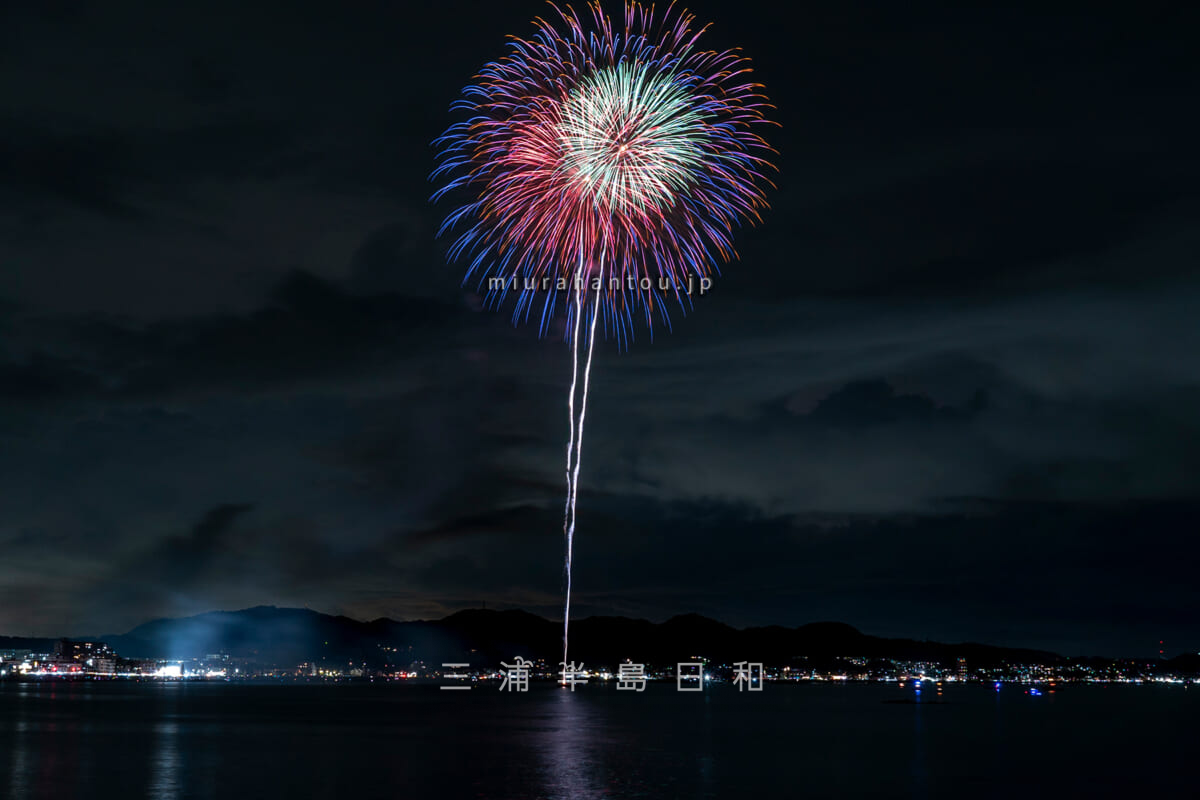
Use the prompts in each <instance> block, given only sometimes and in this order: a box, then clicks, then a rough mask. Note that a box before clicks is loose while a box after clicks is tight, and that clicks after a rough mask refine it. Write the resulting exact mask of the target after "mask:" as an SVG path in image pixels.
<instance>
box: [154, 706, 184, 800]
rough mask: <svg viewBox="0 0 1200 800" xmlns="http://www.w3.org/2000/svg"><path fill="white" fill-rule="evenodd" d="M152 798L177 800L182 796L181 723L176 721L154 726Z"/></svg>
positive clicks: (167, 721) (166, 721)
mask: <svg viewBox="0 0 1200 800" xmlns="http://www.w3.org/2000/svg"><path fill="white" fill-rule="evenodd" d="M149 789H150V797H152V798H155V800H175V798H177V797H179V794H180V780H179V723H178V722H176V721H175V720H174V719H169V720H165V721H163V722H159V723H158V724H156V725H155V726H154V760H153V761H152V762H151V764H150V786H149Z"/></svg>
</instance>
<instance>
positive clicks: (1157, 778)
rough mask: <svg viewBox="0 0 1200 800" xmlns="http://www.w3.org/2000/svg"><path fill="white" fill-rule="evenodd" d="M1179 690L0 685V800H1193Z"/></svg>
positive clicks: (1195, 722) (1191, 703) (1197, 774)
mask: <svg viewBox="0 0 1200 800" xmlns="http://www.w3.org/2000/svg"><path fill="white" fill-rule="evenodd" d="M1198 765H1200V689H1198V688H1197V687H1192V688H1188V687H1187V686H1185V685H1140V686H1134V685H1076V684H1068V685H1067V686H1065V687H1060V688H1058V689H1056V690H1055V691H1054V692H1050V691H1048V690H1046V689H1045V688H1043V689H1042V691H1041V692H1040V693H1030V692H1029V691H1028V688H1027V687H1023V686H1020V685H1015V684H1014V685H1004V686H1001V687H1000V688H999V689H996V688H995V687H993V686H990V685H979V684H966V685H963V684H959V685H954V684H947V685H946V686H945V687H944V689H943V691H942V693H941V694H938V693H936V692H935V691H934V690H933V687H932V686H930V685H927V686H926V688H925V690H924V691H922V692H921V693H917V692H915V691H914V689H913V687H912V685H911V684H909V685H907V686H905V687H903V688H901V687H900V686H898V685H896V684H863V683H847V684H830V683H812V684H777V683H768V684H766V686H764V687H763V690H762V691H760V692H744V691H743V692H739V691H738V690H737V689H736V688H734V687H733V686H732V685H728V684H725V685H715V686H711V687H709V688H707V689H706V690H705V691H703V692H679V691H677V690H676V687H675V685H674V684H673V683H670V684H668V683H651V684H650V685H649V686H647V688H646V690H645V691H644V692H630V691H616V689H615V685H614V684H612V683H600V684H589V685H587V686H578V687H576V689H575V691H570V690H568V689H565V688H562V687H558V686H556V685H553V684H537V683H534V684H532V685H531V686H530V687H529V691H528V692H526V693H517V692H507V691H506V692H500V691H498V690H497V685H496V684H492V685H490V686H477V687H476V688H473V689H471V690H468V691H444V690H441V689H440V688H439V687H438V686H437V685H413V684H411V683H406V682H376V683H370V682H357V683H355V682H349V683H312V684H305V683H264V682H246V683H236V682H228V683H227V682H210V681H146V682H137V681H120V680H114V681H79V682H75V681H56V680H46V681H40V682H18V681H8V682H0V797H5V798H11V800H23V798H72V799H73V800H101V799H104V798H114V799H115V798H121V800H131V799H132V798H142V797H145V798H161V799H162V800H173V799H174V798H214V800H215V799H216V798H220V799H221V800H228V799H229V798H242V797H246V798H289V799H294V798H310V797H311V798H336V799H337V800H349V799H350V798H353V799H354V800H361V799H365V798H388V800H409V799H410V798H417V799H418V800H424V798H429V800H458V799H459V798H472V799H473V800H481V799H483V800H487V799H490V798H497V799H499V798H505V799H506V800H507V799H508V798H513V799H519V800H541V799H542V798H545V799H546V800H594V799H598V798H729V799H730V800H743V799H745V800H751V799H757V798H763V799H764V800H766V799H768V798H770V799H772V800H773V799H774V798H824V797H829V798H834V797H836V798H852V797H879V798H890V797H895V798H976V797H980V798H1009V799H1010V800H1011V798H1041V797H1054V798H1075V797H1080V798H1085V797H1086V798H1100V797H1128V798H1144V797H1158V796H1170V797H1196V796H1198V794H1197V793H1198V792H1200V789H1198V788H1197V787H1198V786H1200V766H1198Z"/></svg>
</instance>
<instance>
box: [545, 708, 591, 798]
mask: <svg viewBox="0 0 1200 800" xmlns="http://www.w3.org/2000/svg"><path fill="white" fill-rule="evenodd" d="M546 708H547V710H548V713H547V718H546V727H545V728H543V729H542V730H541V731H540V732H539V734H538V735H537V736H536V737H533V738H532V743H533V746H534V748H535V749H536V750H537V752H538V753H540V754H541V756H542V768H541V773H542V776H543V780H544V791H545V796H546V797H547V798H549V799H550V800H595V798H601V797H605V796H606V792H605V791H604V788H603V786H602V785H601V782H600V778H599V777H598V776H597V769H596V767H597V765H596V763H595V759H596V753H595V750H594V749H593V748H594V747H595V745H596V741H595V739H596V737H597V736H600V735H603V732H602V731H600V730H599V727H600V726H599V725H597V723H596V709H595V707H594V706H592V705H591V704H589V703H588V702H587V701H586V700H584V699H583V697H582V695H577V694H575V693H574V692H571V691H568V690H562V691H558V692H555V693H553V695H552V696H551V697H550V698H548V699H547V702H546Z"/></svg>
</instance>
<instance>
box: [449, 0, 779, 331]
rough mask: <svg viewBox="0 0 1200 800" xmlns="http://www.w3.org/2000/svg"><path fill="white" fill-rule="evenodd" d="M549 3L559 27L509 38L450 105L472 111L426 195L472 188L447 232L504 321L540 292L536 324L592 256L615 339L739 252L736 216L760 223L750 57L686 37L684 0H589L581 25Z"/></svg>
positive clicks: (763, 149)
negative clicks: (503, 51)
mask: <svg viewBox="0 0 1200 800" xmlns="http://www.w3.org/2000/svg"><path fill="white" fill-rule="evenodd" d="M552 7H553V8H554V11H555V17H556V19H557V22H558V23H559V24H558V25H555V24H552V23H551V22H549V21H547V20H545V19H538V20H536V21H535V26H536V31H535V33H534V35H533V36H532V37H531V38H529V39H519V38H515V37H514V38H512V39H511V41H510V48H509V52H508V54H507V55H506V56H504V57H503V58H501V59H500V60H498V61H495V62H493V63H490V64H488V65H486V66H485V67H484V68H483V69H482V70H481V71H480V72H479V74H478V75H477V76H476V81H477V82H476V83H474V84H473V85H471V86H468V87H467V88H466V89H465V90H464V92H463V95H464V97H463V99H462V100H461V101H459V102H458V103H456V104H455V108H457V109H459V110H464V111H466V112H467V113H468V114H469V115H470V116H469V118H468V119H466V120H465V121H463V122H460V123H458V124H456V125H453V126H451V127H450V129H449V130H448V131H447V132H446V134H445V135H444V136H442V137H441V138H440V139H438V141H437V145H438V146H439V147H440V163H439V166H438V169H437V170H436V171H435V172H434V177H435V178H445V179H446V183H445V185H444V186H443V187H442V188H441V189H440V190H439V191H438V192H437V194H436V195H435V197H441V196H442V195H444V194H447V193H450V192H452V191H453V190H458V189H465V190H467V191H468V192H469V193H470V196H471V197H472V199H471V200H470V201H468V202H466V203H465V204H464V205H461V206H460V207H459V208H457V209H456V210H455V211H453V212H452V213H451V214H450V215H449V216H448V217H447V219H446V222H445V224H444V225H443V227H442V232H445V231H448V230H451V229H458V230H459V233H458V236H457V238H456V240H455V241H454V244H453V245H452V246H451V248H450V257H451V259H452V260H463V261H466V262H467V263H468V264H469V266H468V269H467V275H466V279H465V280H466V282H470V281H472V280H475V281H477V282H478V288H479V289H480V291H481V292H482V293H483V294H485V295H486V297H487V299H488V301H489V303H491V304H494V305H498V304H501V303H503V302H504V300H505V298H506V297H507V296H508V295H509V294H510V293H515V294H516V295H517V301H516V304H515V309H514V312H513V317H514V321H517V320H521V319H528V317H529V316H530V314H531V312H532V310H533V309H534V308H535V306H539V305H540V309H538V310H539V316H540V324H541V329H542V330H543V331H545V330H546V328H547V326H548V324H549V322H550V320H551V319H552V318H553V315H554V312H555V309H556V305H559V306H560V307H561V306H566V312H567V315H568V317H570V316H571V315H572V314H573V313H574V308H573V304H572V303H569V302H568V303H561V304H560V303H559V298H560V297H561V296H562V295H564V294H566V296H567V297H568V298H569V297H570V296H571V293H572V292H573V291H574V290H575V288H576V287H575V281H576V279H578V278H584V279H594V278H595V277H596V276H597V275H599V273H600V272H601V269H602V268H601V266H600V265H601V261H603V262H604V264H605V265H606V266H605V267H604V268H603V271H604V273H605V274H606V275H607V277H608V279H607V280H605V281H603V282H601V284H602V285H601V290H602V291H601V294H602V297H601V299H600V309H601V312H602V314H603V317H604V320H605V326H604V327H605V330H606V331H610V332H613V333H615V334H616V335H617V337H618V338H619V339H620V340H622V341H627V336H628V335H630V334H631V333H632V330H633V322H634V320H635V319H637V318H639V317H640V318H642V319H644V320H645V322H646V324H647V326H650V327H651V328H652V326H653V324H654V318H655V316H656V315H657V316H659V317H660V319H661V320H662V321H663V322H664V323H666V324H668V325H669V317H668V316H667V311H668V307H669V305H668V303H666V302H664V301H665V300H667V299H670V300H671V301H672V304H674V305H678V306H679V307H680V308H681V309H682V310H684V311H685V312H686V309H687V307H688V304H689V297H688V291H687V290H688V288H689V286H692V285H694V280H695V279H699V278H711V277H712V275H713V274H714V273H715V272H716V271H718V270H719V265H720V264H721V263H722V262H725V261H728V260H730V259H731V258H733V257H734V255H735V253H734V249H733V244H732V234H733V230H734V228H735V227H737V226H738V225H740V224H741V223H742V222H743V221H746V220H750V221H756V220H758V219H759V213H760V211H761V210H762V209H763V208H764V207H765V205H766V204H765V198H764V188H765V187H766V186H768V185H769V181H768V180H767V179H766V178H765V177H764V173H765V172H766V171H768V170H769V169H770V164H769V161H768V160H767V156H768V155H769V154H770V152H771V150H770V148H769V147H768V145H767V144H766V142H765V141H764V140H763V138H762V136H761V135H760V134H759V130H760V129H761V128H762V126H763V125H764V124H767V122H766V120H765V118H764V116H763V112H764V110H766V109H767V108H769V106H768V105H767V101H766V99H765V98H764V97H763V95H762V94H761V87H760V86H759V85H758V84H756V83H754V82H753V81H752V80H751V78H750V66H749V62H748V60H747V59H746V58H744V57H743V56H741V55H740V53H738V52H737V51H725V52H715V51H711V50H703V49H701V48H700V47H698V46H697V40H698V39H699V38H700V36H701V34H703V32H704V28H700V29H696V28H695V27H694V22H695V18H694V17H693V16H692V15H691V14H689V13H687V12H677V11H676V10H675V9H674V8H673V7H672V8H669V9H668V10H667V12H666V13H665V14H663V15H661V16H659V15H655V14H654V12H653V10H652V9H650V8H647V7H646V6H642V5H640V4H638V3H628V4H626V6H625V13H624V19H623V25H621V26H620V27H618V26H615V25H614V24H613V22H612V20H611V19H610V18H609V17H607V16H606V15H605V14H604V13H603V11H602V10H601V8H600V6H599V5H598V4H594V3H593V4H590V5H589V6H588V12H589V14H588V15H587V17H588V18H589V19H588V21H589V22H590V26H587V27H585V24H584V20H583V19H581V18H580V16H579V15H577V14H576V13H575V12H574V10H572V9H570V8H569V7H568V8H561V9H560V8H558V7H555V6H552ZM689 279H692V283H689ZM587 282H588V285H589V286H590V285H593V284H594V283H595V281H594V280H590V281H587ZM565 329H566V336H567V338H570V337H571V335H572V332H573V330H574V326H573V325H571V324H568V325H567V326H566V328H565Z"/></svg>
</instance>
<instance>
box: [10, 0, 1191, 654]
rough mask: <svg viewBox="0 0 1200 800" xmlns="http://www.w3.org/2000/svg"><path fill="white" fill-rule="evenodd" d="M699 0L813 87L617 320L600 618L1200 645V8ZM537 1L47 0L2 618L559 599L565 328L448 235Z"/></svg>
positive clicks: (601, 471)
mask: <svg viewBox="0 0 1200 800" xmlns="http://www.w3.org/2000/svg"><path fill="white" fill-rule="evenodd" d="M1003 5H1004V9H1003V10H990V11H989V10H967V9H964V8H961V7H959V4H946V5H944V6H942V5H936V6H931V5H927V4H915V5H914V4H909V3H904V4H895V3H878V4H866V3H859V2H851V3H826V4H820V5H818V4H813V5H804V6H797V7H796V9H795V10H793V11H792V12H791V14H792V16H790V17H780V9H781V8H784V6H782V5H781V4H778V3H767V2H758V0H744V1H743V2H738V3H728V4H724V5H723V4H719V3H716V2H704V3H695V4H692V5H691V7H692V8H693V10H695V11H696V12H697V13H698V14H699V16H700V18H701V19H702V20H705V21H707V20H712V21H713V22H714V23H715V24H714V26H713V28H712V29H711V31H710V32H709V34H708V36H707V43H708V44H709V45H710V46H715V47H720V48H724V47H731V46H738V45H740V46H743V47H744V48H745V50H746V51H747V53H748V54H749V55H750V56H751V57H752V58H753V59H754V62H755V65H756V67H757V68H758V72H757V75H758V78H759V80H761V81H762V82H763V83H764V84H766V86H767V91H768V94H769V95H770V97H771V99H772V101H773V102H774V103H775V104H776V105H777V106H778V112H777V113H776V114H775V116H774V118H775V119H776V120H777V121H779V122H780V123H781V124H782V128H781V129H779V130H776V131H774V132H773V133H770V134H769V135H770V136H771V142H772V144H773V145H774V146H775V147H776V148H777V149H778V150H779V152H780V155H779V157H778V164H779V167H780V172H779V175H778V177H777V183H778V187H779V188H778V191H776V192H774V193H772V194H771V195H770V198H769V199H770V201H771V204H772V209H771V210H770V212H768V214H767V215H766V221H765V224H764V225H762V226H760V227H757V228H752V229H746V230H744V231H742V232H741V233H740V235H739V236H738V239H737V242H738V246H739V251H740V254H741V260H740V261H738V262H735V263H733V264H731V265H730V266H729V267H728V268H727V269H726V270H725V271H724V274H723V275H722V276H721V277H720V278H718V279H717V281H716V284H715V286H714V288H713V291H712V292H711V293H710V294H709V295H707V296H706V297H704V298H702V299H698V300H697V302H696V308H695V311H694V313H692V314H689V315H688V316H687V317H686V318H683V317H680V316H678V315H677V316H676V319H675V327H674V330H673V332H670V333H667V332H665V331H662V330H656V331H655V335H654V340H653V341H650V338H649V337H648V336H646V335H645V331H644V330H639V332H638V334H639V335H638V338H637V340H636V341H635V342H634V343H633V344H632V346H631V347H630V348H629V349H628V351H627V352H620V351H619V350H618V348H617V346H616V344H615V343H614V342H611V341H610V342H607V343H603V344H600V345H598V346H597V355H596V365H595V369H594V372H593V376H592V377H593V380H592V388H593V393H592V397H591V400H590V403H589V413H588V419H587V440H586V444H585V448H584V464H583V470H582V477H581V488H580V497H579V515H580V516H579V533H578V536H577V539H576V551H575V553H576V571H575V579H574V586H575V595H574V598H575V599H574V602H575V606H576V607H577V608H578V609H579V611H578V613H581V614H584V615H586V614H596V613H599V614H624V615H630V616H642V617H647V618H651V619H656V620H661V619H664V618H666V617H669V616H671V615H673V614H677V613H683V612H692V611H695V612H699V613H703V614H706V615H710V616H713V617H716V618H718V619H721V620H723V621H726V622H729V623H731V624H735V625H749V624H769V623H771V624H773V623H778V624H785V625H799V624H802V623H806V622H810V621H816V620H829V619H831V620H840V621H845V622H848V623H850V624H853V625H855V626H857V627H859V628H861V629H862V630H864V631H866V632H868V633H873V634H879V635H894V636H912V637H916V638H933V639H941V640H956V641H957V640H964V639H974V640H981V641H988V642H992V643H997V644H1012V645H1030V646H1036V647H1045V648H1049V649H1054V650H1057V651H1060V652H1065V653H1068V654H1085V653H1097V654H1111V655H1119V654H1120V655H1140V654H1148V653H1152V652H1156V651H1157V650H1158V641H1159V640H1160V639H1162V640H1164V641H1165V646H1164V647H1165V649H1166V650H1167V652H1168V654H1174V653H1177V652H1181V651H1184V650H1193V651H1194V650H1197V649H1200V625H1198V623H1197V619H1200V586H1198V584H1197V581H1196V580H1195V577H1194V569H1195V567H1194V565H1195V564H1196V562H1197V559H1198V558H1200V540H1198V538H1197V535H1196V532H1197V531H1200V356H1198V355H1197V353H1198V352H1200V327H1198V325H1197V310H1200V270H1197V253H1198V252H1200V224H1198V222H1197V220H1198V219H1200V194H1198V193H1197V190H1196V186H1197V179H1198V178H1200V159H1198V158H1197V142H1200V122H1198V118H1197V110H1196V109H1197V86H1200V69H1198V68H1197V63H1198V62H1197V61H1196V60H1195V59H1194V58H1193V57H1192V52H1191V51H1192V49H1193V47H1194V31H1195V27H1194V26H1193V24H1192V23H1191V22H1189V21H1187V20H1185V19H1183V18H1182V17H1171V16H1169V15H1165V14H1164V15H1160V16H1155V13H1156V12H1154V11H1151V10H1143V11H1141V12H1139V14H1140V16H1139V17H1138V18H1133V17H1131V16H1127V15H1125V14H1123V13H1116V12H1114V11H1110V9H1109V7H1108V6H1104V5H1100V6H1093V7H1092V8H1090V9H1089V10H1088V11H1087V13H1086V14H1082V13H1081V14H1078V15H1077V14H1075V13H1051V12H1049V11H1047V10H1046V5H1045V4H1042V3H1038V4H1029V5H1028V6H1024V7H1018V6H1015V5H1013V4H1003ZM545 10H546V9H545V7H544V5H543V4H542V3H540V2H524V1H522V2H503V3H486V4H480V5H478V6H472V5H469V4H465V3H461V2H444V3H442V2H437V3H425V4H420V5H419V7H417V6H416V5H415V4H409V3H395V2H393V3H347V4H341V3H278V4H266V3H242V2H238V3H225V2H203V3H201V2H195V0H181V2H179V3H167V4H148V3H124V2H111V3H103V4H101V3H96V4H91V5H90V6H89V5H88V4H76V3H70V2H54V3H37V4H33V3H27V4H16V5H13V6H12V7H9V8H6V9H5V11H4V12H3V23H2V24H0V633H4V634H10V635H31V634H32V635H47V636H49V635H63V634H83V633H92V634H99V633H110V632H124V631H125V630H127V629H129V628H130V627H132V626H134V625H136V624H138V623H140V622H143V621H145V620H147V619H150V618H155V617H161V616H175V615H183V614H191V613H198V612H203V611H208V610H212V609H234V608H242V607H246V606H252V605H258V604H274V605H281V606H308V607H311V608H314V609H317V610H319V611H324V612H331V613H333V612H336V613H345V614H348V615H351V616H354V617H357V618H361V619H366V618H374V617H377V616H383V615H387V616H391V617H395V618H418V617H425V618H428V617H437V616H442V615H444V614H446V613H449V612H452V611H455V610H458V609H461V608H465V607H476V606H479V605H481V604H482V603H484V602H486V603H487V605H488V607H489V608H493V607H495V608H511V607H520V608H525V609H528V610H530V611H534V612H537V613H542V614H546V615H548V616H557V615H559V614H560V603H561V596H562V586H563V582H562V569H561V559H562V529H561V524H562V522H561V513H562V502H563V491H564V488H565V481H564V478H563V467H564V459H565V437H566V433H567V412H566V407H565V400H566V394H567V388H568V381H569V379H570V354H569V350H568V349H567V347H566V346H565V345H564V344H563V342H562V341H561V337H560V335H559V336H556V335H550V336H548V337H547V338H544V339H539V338H538V334H537V329H536V326H521V327H517V328H514V327H512V326H511V325H510V324H509V318H508V314H507V313H504V312H501V313H496V312H493V311H489V310H486V309H482V308H481V302H480V300H479V298H478V296H477V295H475V294H474V292H473V289H472V287H468V288H466V289H464V288H462V287H461V286H460V281H461V277H462V271H461V269H460V268H459V267H458V266H453V265H447V264H446V263H445V248H446V246H447V242H446V241H445V240H437V239H435V233H436V230H437V227H438V225H439V223H440V219H441V217H442V216H444V215H445V214H446V213H447V212H448V211H449V210H450V209H451V208H452V205H451V204H449V203H442V204H439V205H436V206H435V205H433V204H431V203H430V202H429V195H430V194H431V193H432V190H433V188H434V187H432V186H431V185H430V184H429V183H428V180H427V176H428V175H429V173H430V171H431V170H432V169H433V167H434V163H435V162H434V156H435V150H434V148H433V147H432V146H431V141H432V140H433V139H434V138H435V137H436V136H437V135H438V134H439V133H440V132H441V131H442V130H443V129H444V128H445V127H446V126H447V125H448V124H449V123H450V122H452V121H453V120H455V119H457V117H455V116H453V115H451V113H450V112H449V110H448V108H449V104H450V103H451V102H452V101H454V100H455V99H456V98H457V96H458V92H459V90H460V88H461V87H462V86H463V85H464V84H466V83H467V82H468V81H469V80H470V78H471V76H472V75H473V74H474V71H475V70H476V69H478V68H479V67H480V66H481V65H482V64H483V63H484V62H486V61H488V60H491V59H494V58H496V57H499V56H500V55H502V54H503V52H504V39H503V34H504V33H515V34H525V33H528V32H529V30H530V26H529V21H530V20H531V19H532V18H533V17H534V16H535V15H538V14H542V13H544V12H545Z"/></svg>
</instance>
